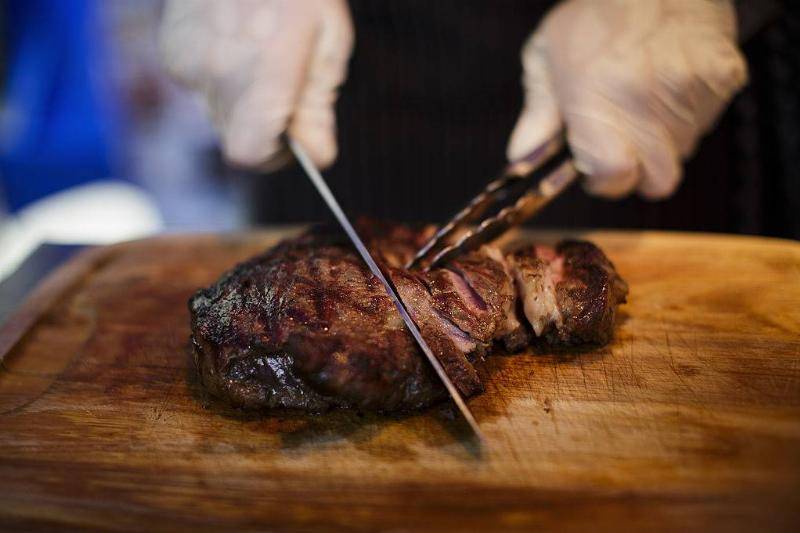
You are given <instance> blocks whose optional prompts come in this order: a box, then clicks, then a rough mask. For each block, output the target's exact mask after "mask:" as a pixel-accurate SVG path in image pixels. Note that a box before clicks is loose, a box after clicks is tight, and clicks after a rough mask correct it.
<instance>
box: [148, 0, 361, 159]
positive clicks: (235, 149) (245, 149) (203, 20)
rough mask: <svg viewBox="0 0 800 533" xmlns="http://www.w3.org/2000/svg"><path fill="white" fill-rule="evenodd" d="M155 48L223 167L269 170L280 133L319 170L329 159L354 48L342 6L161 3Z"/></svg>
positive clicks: (272, 1)
mask: <svg viewBox="0 0 800 533" xmlns="http://www.w3.org/2000/svg"><path fill="white" fill-rule="evenodd" d="M160 40H161V47H162V54H163V56H164V60H165V63H166V66H167V68H168V69H169V71H170V72H171V73H172V75H173V76H175V77H176V78H178V79H179V80H180V81H182V82H184V83H185V84H186V85H188V86H189V87H191V88H194V89H195V90H197V91H199V92H200V93H202V95H203V96H204V97H205V100H206V102H207V104H208V107H209V111H210V114H211V117H212V120H213V121H214V124H215V126H216V128H217V130H218V131H219V133H220V136H221V140H222V148H223V152H224V153H225V156H226V157H227V159H228V160H230V161H231V162H232V163H234V164H238V165H242V166H247V167H262V168H270V167H275V166H278V165H279V164H280V163H281V161H277V160H276V156H277V155H278V153H279V152H280V151H281V143H280V135H281V134H282V133H283V132H284V131H288V132H289V133H290V134H291V135H292V136H294V137H295V138H296V139H297V140H298V141H299V142H300V143H301V144H302V145H303V146H304V147H305V148H306V149H307V151H308V152H309V155H310V156H311V158H312V159H314V161H315V162H316V163H317V164H318V165H320V166H323V167H324V166H327V165H330V164H331V163H332V162H333V161H334V160H335V159H336V153H337V145H336V117H335V114H334V104H335V102H336V96H337V88H338V87H339V85H340V84H341V83H342V81H343V80H344V79H345V76H346V75H347V62H348V60H349V57H350V52H351V50H352V47H353V26H352V22H351V19H350V13H349V10H348V8H347V4H346V1H345V0H222V1H220V0H169V1H168V2H167V4H166V7H165V11H164V17H163V20H162V24H161V39H160Z"/></svg>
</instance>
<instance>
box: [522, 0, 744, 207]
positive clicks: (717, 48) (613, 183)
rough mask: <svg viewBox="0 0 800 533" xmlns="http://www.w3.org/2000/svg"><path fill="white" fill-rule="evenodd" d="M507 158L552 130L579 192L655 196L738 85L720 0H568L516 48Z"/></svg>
mask: <svg viewBox="0 0 800 533" xmlns="http://www.w3.org/2000/svg"><path fill="white" fill-rule="evenodd" d="M522 60H523V67H524V71H525V74H524V85H525V92H526V95H525V106H524V109H523V111H522V113H521V115H520V117H519V120H518V121H517V125H516V127H515V129H514V132H513V133H512V135H511V140H510V142H509V145H508V157H509V159H511V160H512V161H513V160H515V159H518V158H520V157H522V156H524V155H525V154H526V153H528V152H529V151H531V150H532V149H533V148H534V147H536V146H537V145H538V144H540V143H541V142H543V141H544V140H546V139H547V138H549V137H551V136H552V135H553V134H555V133H556V132H557V131H558V130H559V129H560V128H561V127H562V126H563V125H565V126H566V128H567V141H568V143H569V145H570V148H571V149H572V152H573V155H574V157H575V161H576V164H577V167H578V170H580V171H581V172H582V173H584V174H586V176H587V177H586V180H585V182H584V187H585V188H586V189H587V190H588V191H589V192H590V193H594V194H598V195H602V196H607V197H612V198H618V197H621V196H624V195H627V194H629V193H630V192H632V191H633V190H634V189H636V190H637V191H638V192H639V193H640V194H641V195H642V196H644V197H646V198H650V199H659V198H664V197H667V196H669V195H671V194H672V193H673V192H674V191H675V189H676V188H677V186H678V184H679V183H680V180H681V175H682V160H684V159H685V158H686V157H688V156H689V155H690V154H691V153H692V152H693V150H694V148H695V146H696V144H697V141H698V138H699V137H700V136H701V135H703V134H704V133H705V132H706V131H708V129H709V128H710V127H711V126H712V125H713V123H714V121H715V120H716V118H717V117H718V115H719V114H720V112H721V111H722V110H723V109H724V107H725V106H726V104H727V103H728V101H729V100H730V99H731V97H732V96H733V95H734V94H735V93H736V92H737V91H738V90H739V89H740V88H741V87H742V86H743V85H744V84H745V83H746V80H747V67H746V64H745V61H744V59H743V58H742V55H741V53H740V52H739V50H738V48H737V46H736V24H735V13H734V10H733V7H732V5H731V3H730V2H729V1H728V0H567V1H565V2H563V3H562V4H560V5H558V6H556V8H554V9H553V11H551V12H550V13H549V15H548V16H547V17H546V18H545V19H544V21H543V22H542V24H541V25H540V26H539V28H538V29H537V30H536V31H535V32H534V34H533V36H532V37H531V38H530V39H529V40H528V42H527V43H526V45H525V47H524V49H523V51H522Z"/></svg>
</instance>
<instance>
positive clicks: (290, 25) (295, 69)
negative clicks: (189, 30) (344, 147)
mask: <svg viewBox="0 0 800 533" xmlns="http://www.w3.org/2000/svg"><path fill="white" fill-rule="evenodd" d="M253 3H254V4H257V5H258V9H256V10H254V11H252V12H251V13H250V14H249V17H248V20H247V22H246V23H245V22H243V23H242V24H243V26H242V27H241V28H240V32H242V33H243V34H242V35H240V36H239V39H240V40H242V41H245V42H246V43H247V50H246V51H245V50H241V52H242V53H241V55H240V56H239V57H236V58H230V61H235V62H236V63H237V66H236V69H235V70H233V71H230V72H227V74H226V75H214V76H211V77H210V78H209V80H208V85H207V86H206V88H205V92H206V96H207V100H208V102H209V103H210V106H211V112H212V116H213V118H214V122H215V123H216V125H217V127H218V129H219V130H220V132H221V136H222V146H223V151H224V153H225V156H226V158H227V159H228V160H229V161H230V162H231V163H233V164H235V165H240V166H246V167H262V168H267V167H270V166H271V165H270V163H271V161H272V160H273V159H274V158H275V157H276V155H278V153H279V152H280V151H281V150H282V143H281V140H280V137H281V134H282V133H283V132H284V131H286V128H287V125H288V124H289V120H290V118H291V116H292V113H293V111H294V108H295V105H296V103H297V100H298V95H299V94H300V92H301V89H302V86H303V83H304V82H305V77H306V69H307V68H308V66H309V64H310V58H311V56H312V53H313V49H314V44H315V40H316V35H317V24H318V23H317V17H316V16H315V13H314V12H313V11H310V10H309V4H307V3H305V2H304V3H300V2H297V3H295V2H269V1H261V2H253ZM217 64H218V67H219V72H222V70H224V69H225V68H226V63H225V58H224V57H219V61H218V63H217Z"/></svg>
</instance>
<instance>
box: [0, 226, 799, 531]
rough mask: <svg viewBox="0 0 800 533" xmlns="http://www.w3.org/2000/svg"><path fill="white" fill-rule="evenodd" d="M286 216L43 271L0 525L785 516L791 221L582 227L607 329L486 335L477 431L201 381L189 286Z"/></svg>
mask: <svg viewBox="0 0 800 533" xmlns="http://www.w3.org/2000/svg"><path fill="white" fill-rule="evenodd" d="M280 235H282V233H281V232H278V233H276V232H265V233H254V234H246V235H238V236H225V237H219V236H173V237H164V238H158V239H154V240H147V241H140V242H135V243H130V244H125V245H119V246H116V247H113V248H110V249H103V250H101V251H95V252H93V254H95V255H94V256H92V258H91V259H92V261H91V264H92V265H93V267H92V268H90V269H80V268H75V267H74V265H73V267H72V268H73V272H72V275H70V276H67V275H66V274H64V272H63V271H62V273H61V274H59V275H60V276H62V277H66V278H68V279H69V282H67V281H64V280H62V283H61V284H60V285H59V284H56V283H51V285H55V286H56V287H57V288H58V291H61V292H59V293H58V297H55V294H54V292H53V291H55V292H58V291H56V290H55V289H53V290H52V291H51V293H52V294H49V295H45V297H43V296H41V295H40V296H39V297H38V300H36V302H39V303H36V306H37V307H36V312H37V313H38V314H37V319H36V321H35V323H34V324H33V327H32V328H31V329H30V330H29V331H28V332H27V334H26V335H25V336H24V337H23V338H22V339H20V340H19V341H18V342H16V344H15V345H14V346H13V348H12V349H11V350H10V351H8V353H6V354H5V356H4V358H3V359H2V370H0V526H5V527H8V528H30V527H37V526H38V527H65V526H69V527H97V528H102V529H148V530H164V529H171V528H175V527H182V528H188V527H192V528H198V529H218V528H222V527H226V526H236V527H243V528H272V529H333V528H342V527H346V528H351V529H367V530H373V529H401V530H419V529H462V530H464V529H468V530H494V529H499V528H504V529H520V530H522V529H532V528H545V529H556V528H557V529H560V530H572V529H584V528H587V527H591V528H592V529H598V530H606V529H620V528H622V529H631V528H648V529H657V530H667V529H678V528H680V529H702V530H708V529H725V530H750V529H753V528H758V529H773V530H796V529H797V527H798V520H800V497H799V496H798V489H800V363H798V359H800V245H798V244H797V243H791V242H787V241H779V240H766V239H754V238H745V237H729V236H712V235H690V234H669V233H608V232H606V233H591V234H588V235H585V236H587V237H588V238H591V239H592V240H594V241H595V242H597V243H598V244H600V245H601V246H602V247H603V248H604V249H605V250H606V251H607V252H608V254H609V255H610V256H611V258H612V259H613V260H614V261H615V263H616V264H617V267H618V269H619V270H620V272H621V273H622V274H623V276H624V277H625V278H626V279H627V280H628V282H629V284H630V286H631V294H630V303H629V304H628V305H626V306H624V307H623V308H622V311H623V312H622V317H621V319H620V324H619V326H618V330H617V336H616V340H615V341H614V342H613V343H612V344H611V345H609V346H607V347H605V348H603V349H599V350H593V351H585V352H583V353H573V354H551V353H539V354H536V353H527V354H523V355H515V356H503V355H498V356H494V357H492V358H490V359H489V361H488V363H487V365H486V369H485V374H486V377H487V379H486V381H487V383H488V386H487V390H486V392H485V394H483V395H482V396H479V397H477V398H474V399H472V400H471V401H470V406H471V408H472V410H473V412H474V413H475V415H476V417H477V419H478V421H479V423H480V424H481V427H482V428H483V431H484V433H485V434H486V436H487V439H488V442H489V446H488V448H487V449H484V450H479V449H477V448H476V447H475V445H474V443H472V442H471V441H470V439H469V437H468V434H467V433H466V432H465V431H464V428H463V427H462V426H461V425H460V423H459V422H458V420H457V419H456V420H453V419H452V417H450V416H448V412H447V409H441V408H440V409H433V410H431V411H428V412H424V413H421V414H418V415H413V416H406V417H380V416H374V415H358V414H357V413H351V412H337V413H331V414H329V415H326V416H321V417H303V416H288V415H269V414H261V415H258V414H246V413H240V412H236V411H232V410H229V409H226V408H225V407H224V406H221V405H219V404H218V403H217V402H214V401H213V400H210V399H208V398H206V397H204V396H203V394H202V391H200V390H199V388H198V387H197V384H196V381H195V376H194V372H193V369H192V368H191V363H190V359H189V355H188V345H187V339H188V335H189V329H188V311H187V308H186V300H187V298H188V297H189V295H190V294H191V293H192V292H193V291H194V290H195V289H196V288H198V287H201V286H204V285H207V284H209V283H210V282H212V281H213V280H214V279H216V277H217V276H218V275H219V274H220V273H221V272H222V271H223V270H224V269H226V268H229V267H230V266H232V265H233V264H234V263H235V262H236V261H238V260H241V259H244V258H245V257H247V256H249V255H251V254H253V253H255V252H257V251H259V250H260V249H262V248H264V247H265V246H267V245H269V244H271V243H272V242H274V241H275V239H276V238H278V237H279V236H280ZM553 237H554V235H553V234H547V235H545V234H539V235H524V236H522V237H521V238H525V239H528V238H537V239H545V240H548V239H552V238H553ZM97 254H101V255H102V257H103V259H102V260H100V261H98V260H97V258H98V255H97ZM103 254H104V255H103ZM85 260H86V259H85V258H84V261H85ZM68 268H69V267H68ZM76 272H77V273H76ZM41 302H48V305H49V307H46V306H45V307H46V308H43V306H42V305H41ZM30 309H31V308H30V307H28V308H27V310H26V311H25V312H30ZM0 338H3V336H2V332H0Z"/></svg>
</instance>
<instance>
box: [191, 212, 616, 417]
mask: <svg viewBox="0 0 800 533" xmlns="http://www.w3.org/2000/svg"><path fill="white" fill-rule="evenodd" d="M361 230H362V234H363V235H364V236H365V240H366V241H367V245H368V246H369V247H370V249H371V250H372V252H373V253H374V255H375V257H376V259H377V260H378V261H379V262H380V263H381V267H382V268H383V269H384V271H385V272H386V274H387V275H388V276H389V277H390V278H391V280H392V282H393V283H394V285H395V287H396V288H397V291H398V293H399V295H400V297H401V298H402V300H403V302H404V303H405V305H406V307H407V308H408V310H409V313H410V314H411V316H412V318H413V319H414V321H415V322H416V323H417V325H418V326H419V328H420V331H421V333H422V335H423V336H424V337H425V340H426V341H427V342H428V344H429V345H430V347H431V349H432V350H433V352H434V353H435V354H436V356H437V357H438V358H439V360H440V361H441V362H442V365H443V366H444V368H445V370H446V371H447V374H448V376H450V378H451V379H452V381H453V383H454V384H455V385H456V387H457V388H458V389H459V391H460V392H461V393H462V394H463V395H464V396H471V395H474V394H476V393H479V392H481V391H482V390H483V385H482V384H481V381H480V378H479V377H478V373H477V371H476V368H475V366H476V364H479V363H480V361H481V360H482V359H483V357H485V356H486V355H487V354H488V353H489V351H490V350H491V347H492V345H493V343H494V342H495V341H499V342H502V343H503V344H504V345H505V346H506V348H507V349H508V350H511V351H514V350H519V349H521V348H523V347H524V346H526V345H527V344H529V343H531V342H539V343H549V344H554V345H575V344H584V343H606V342H608V340H609V339H610V337H611V334H612V329H613V322H614V313H615V309H616V307H617V305H618V304H620V303H622V302H624V300H625V295H626V293H627V287H626V285H625V283H624V281H622V279H621V278H620V277H619V276H618V275H617V273H616V271H615V270H614V267H613V265H612V264H611V263H610V262H609V261H608V259H607V258H606V257H605V255H604V254H603V252H602V251H600V250H599V249H598V248H597V247H596V246H594V245H592V244H590V243H587V242H578V241H568V242H563V243H561V244H559V245H558V246H557V247H556V248H555V249H552V248H546V247H528V248H525V249H521V250H517V251H515V252H513V253H511V254H509V255H505V256H504V255H503V253H501V252H500V250H498V249H496V248H491V247H484V248H483V249H481V250H480V251H476V252H472V253H469V254H465V255H463V256H461V257H459V258H458V259H457V260H455V261H453V262H452V263H450V264H448V265H447V266H446V268H441V269H436V270H432V271H430V272H427V273H422V272H417V271H414V272H409V271H407V270H405V269H403V268H402V265H403V264H405V262H406V261H407V260H408V259H409V258H410V257H411V255H412V254H413V253H414V251H415V250H416V249H418V248H419V246H420V245H421V244H422V243H423V242H424V241H425V240H426V238H427V237H428V236H429V235H430V230H422V231H413V230H411V229H409V228H407V227H405V226H400V225H388V224H374V223H372V224H370V225H369V226H367V227H362V228H361ZM189 307H190V311H191V317H192V343H193V348H194V355H195V362H196V365H197V368H198V371H199V373H200V378H201V381H202V383H203V384H204V386H205V387H206V388H207V389H208V390H209V391H210V392H211V393H212V394H214V395H216V396H219V397H221V398H223V399H225V400H227V401H228V402H229V403H231V404H233V405H235V406H239V407H245V408H290V409H302V410H307V411H313V412H318V411H323V410H325V409H328V408H331V407H356V408H360V409H369V410H381V411H406V410H415V409H420V408H422V407H424V406H427V405H430V404H432V403H434V402H436V401H438V400H439V399H441V398H443V397H444V396H445V391H444V388H443V387H442V386H441V384H440V383H439V382H438V379H437V378H436V376H435V374H434V373H433V370H432V369H431V368H429V365H428V362H427V361H426V360H425V358H424V356H423V355H422V354H421V352H420V351H419V349H418V347H417V346H416V344H415V342H414V340H413V337H412V336H411V335H410V333H409V332H408V331H407V330H406V328H405V325H404V323H403V321H402V319H401V318H400V315H399V314H398V313H397V310H396V309H395V308H394V306H393V304H392V302H391V300H390V298H389V297H388V296H387V295H386V293H385V292H384V289H383V286H382V285H381V284H380V282H379V281H378V280H377V279H376V278H375V277H374V276H372V274H371V273H370V272H369V269H368V268H367V267H366V265H364V264H363V262H362V261H361V259H360V257H359V256H358V254H357V253H356V252H355V251H354V250H353V249H351V247H350V246H349V245H348V243H347V242H346V241H344V240H343V237H342V236H341V235H340V234H338V233H336V232H329V231H322V230H319V229H318V230H315V231H312V232H309V233H306V234H305V235H303V236H301V237H298V238H295V239H291V240H288V241H285V242H283V243H281V244H279V245H278V246H276V247H274V248H272V249H270V250H267V251H266V252H264V253H263V254H261V255H259V256H257V257H254V258H253V259H251V260H249V261H247V262H245V263H242V264H240V265H238V266H237V267H235V268H234V269H233V270H231V271H230V272H228V273H226V274H225V275H224V276H223V277H222V278H221V279H220V280H219V281H218V282H217V283H215V284H214V285H212V286H211V287H209V288H207V289H203V290H200V291H198V292H197V293H196V294H195V295H194V296H193V297H192V299H191V300H190V302H189Z"/></svg>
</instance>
